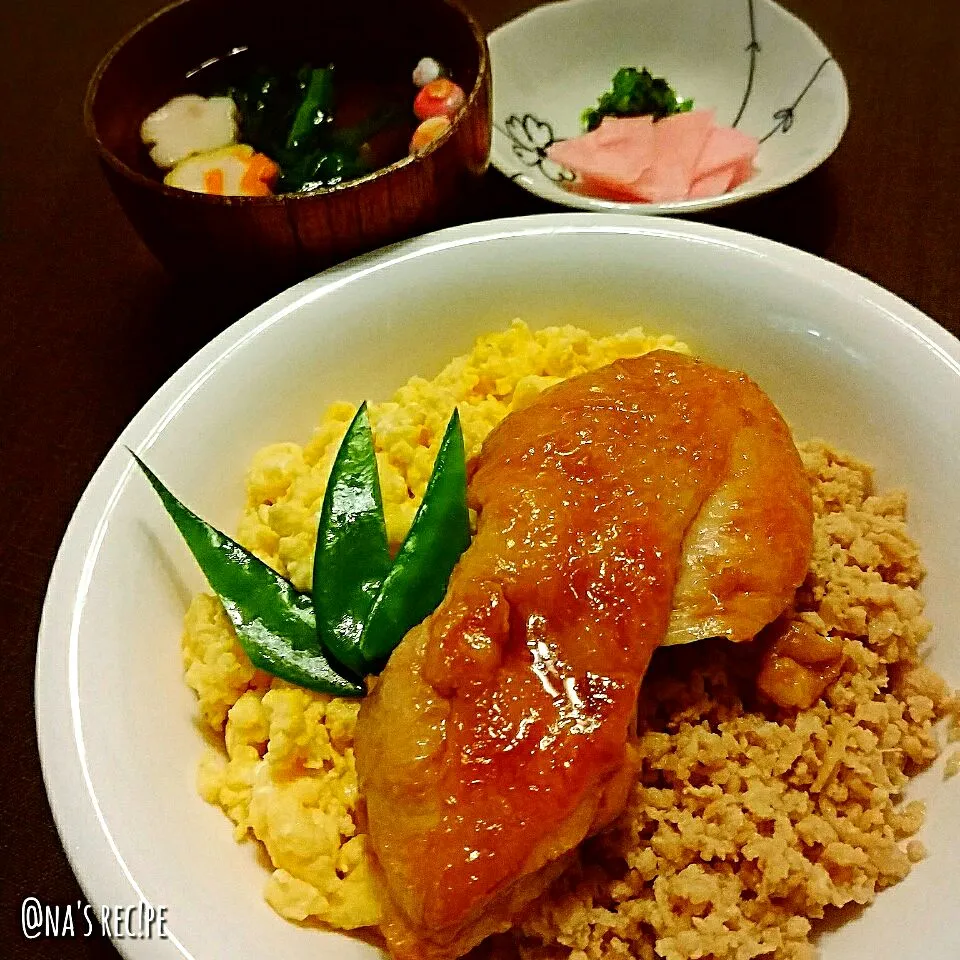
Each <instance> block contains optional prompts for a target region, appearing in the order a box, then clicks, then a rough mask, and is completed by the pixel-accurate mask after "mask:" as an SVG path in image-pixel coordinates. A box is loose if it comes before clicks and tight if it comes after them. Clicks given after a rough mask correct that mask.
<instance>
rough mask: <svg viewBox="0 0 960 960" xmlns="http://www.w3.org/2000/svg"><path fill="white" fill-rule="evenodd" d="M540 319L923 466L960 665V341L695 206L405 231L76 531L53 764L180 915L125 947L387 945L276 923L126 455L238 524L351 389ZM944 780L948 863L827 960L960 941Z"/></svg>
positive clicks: (216, 392)
mask: <svg viewBox="0 0 960 960" xmlns="http://www.w3.org/2000/svg"><path fill="white" fill-rule="evenodd" d="M478 291H482V293H481V295H479V296H478ZM517 316H520V317H524V318H526V319H527V320H528V321H529V322H530V323H531V324H532V325H534V326H540V325H544V324H547V323H553V322H558V321H573V322H576V323H580V324H584V325H587V326H589V327H590V328H591V329H593V330H595V331H614V330H619V329H624V328H626V327H627V326H628V325H631V324H635V323H637V322H638V321H639V322H643V323H644V324H645V325H646V326H647V327H648V328H649V329H650V330H653V331H657V330H663V331H671V332H674V333H676V334H678V335H679V336H682V337H683V338H684V339H686V340H687V341H689V342H690V343H691V344H692V345H693V346H694V347H695V348H696V350H697V351H698V352H700V353H702V354H703V355H705V356H707V357H709V358H711V359H713V360H715V361H717V362H719V363H721V364H728V365H731V366H735V367H739V368H743V369H745V370H746V371H748V372H749V373H750V374H751V375H752V376H754V377H755V378H756V379H757V380H758V381H759V383H760V384H761V385H762V386H763V387H764V388H765V389H767V390H768V391H769V392H770V394H771V395H772V396H773V398H774V400H775V401H776V402H777V403H778V404H779V405H780V406H781V408H782V409H783V411H784V412H785V414H786V416H787V417H788V418H789V419H790V420H791V421H792V423H793V425H794V426H795V428H796V430H797V431H798V433H799V435H801V436H811V435H818V436H823V437H826V438H829V439H830V440H831V441H832V442H834V443H836V444H838V445H840V446H843V447H847V448H849V449H850V450H852V451H854V452H855V453H857V454H859V455H860V456H862V457H864V458H868V459H869V460H871V461H872V462H874V463H875V464H876V465H877V467H878V478H879V482H880V484H882V485H884V486H886V485H890V484H902V485H904V486H905V487H906V488H907V489H908V490H909V491H910V496H911V513H910V527H911V531H912V533H913V534H914V535H915V536H916V537H917V538H918V539H919V542H920V543H921V544H922V547H923V558H924V560H925V562H926V564H927V566H928V569H929V575H928V578H927V582H926V595H927V597H928V600H929V608H928V609H929V615H930V617H931V619H932V620H933V623H934V624H935V629H934V633H933V639H932V643H931V645H930V662H931V663H932V664H933V666H934V667H936V668H938V669H939V670H941V671H943V672H944V674H945V675H946V676H947V677H948V678H951V679H952V680H953V682H954V683H956V682H957V681H958V680H960V645H958V644H956V643H955V642H954V638H955V631H956V624H957V623H958V622H960V593H958V591H957V589H956V584H957V583H958V582H960V551H958V549H957V544H958V543H960V485H958V484H957V482H956V481H957V476H958V475H960V443H958V442H957V439H958V436H960V343H958V342H957V341H956V340H954V339H953V338H952V337H951V336H950V335H949V334H947V333H946V332H945V331H944V330H943V329H941V328H940V327H938V326H937V325H936V324H935V323H934V322H933V321H932V320H929V319H928V318H927V317H925V316H923V315H922V314H921V313H919V312H918V311H917V310H915V309H913V308H912V307H910V306H908V305H907V304H905V303H904V302H903V301H901V300H898V299H897V298H896V297H894V296H893V295H891V294H889V293H886V292H885V291H883V290H881V289H880V288H878V287H876V286H874V285H873V284H871V283H869V282H868V281H866V280H863V279H861V278H859V277H857V276H854V275H853V274H851V273H848V272H846V271H844V270H842V269H841V268H839V267H837V266H834V265H832V264H829V263H826V262H824V261H822V260H818V259H816V258H814V257H811V256H809V255H807V254H804V253H800V252H798V251H795V250H791V249H789V248H787V247H782V246H779V245H777V244H775V243H772V242H770V241H767V240H762V239H757V238H754V237H749V236H745V235H741V234H738V233H733V232H731V231H726V230H721V229H718V228H715V227H708V226H704V225H699V224H694V223H684V222H680V221H670V220H653V219H642V218H636V217H613V216H596V215H589V214H579V215H578V214H564V215H553V216H545V217H531V218H518V219H513V220H501V221H492V222H488V223H480V224H474V225H470V226H466V227H460V228H456V229H453V230H448V231H444V232H441V233H437V234H432V235H430V236H427V237H423V238H421V239H418V240H414V241H411V242H409V243H405V244H401V245H399V246H396V247H393V248H389V249H387V250H385V251H382V252H380V253H377V254H373V255H370V256H367V257H364V258H361V259H359V260H356V261H353V262H352V263H348V264H346V265H344V266H343V267H340V268H337V269H335V270H333V271H331V272H328V273H325V274H323V275H321V276H319V277H316V278H314V279H312V280H308V281H306V282H304V283H302V284H300V285H299V286H296V287H294V288H292V289H291V290H289V291H287V292H286V293H283V294H281V295H280V296H279V297H277V298H276V299H274V300H272V301H270V302H269V303H267V304H265V305H264V306H262V307H260V308H259V309H257V310H255V311H254V312H253V313H251V314H250V315H249V316H247V317H245V318H244V319H242V320H240V321H239V322H238V323H236V324H235V325H234V326H232V327H231V328H230V329H228V330H227V331H226V332H224V333H223V334H221V335H220V336H219V337H218V338H217V339H216V340H214V341H213V342H212V343H210V344H209V345H208V346H206V347H205V348H204V349H203V350H201V351H200V353H199V354H197V356H195V357H194V358H193V359H192V360H191V361H189V362H188V363H187V364H186V365H185V366H184V367H183V368H182V369H181V370H180V371H179V372H178V373H176V374H175V375H174V376H173V377H172V378H171V379H170V380H169V381H168V382H167V383H166V384H165V385H164V386H163V387H162V388H161V389H160V390H159V391H158V392H157V394H156V396H154V397H153V399H152V400H150V402H149V403H148V404H147V405H146V406H145V407H144V409H143V410H142V411H141V412H140V413H139V414H138V416H137V417H136V418H135V419H134V420H133V422H132V423H131V424H130V425H129V427H128V428H127V429H126V430H125V431H124V432H123V434H122V435H121V437H120V438H119V439H118V441H117V444H116V445H115V446H114V448H113V449H112V450H111V451H110V453H109V454H108V455H107V457H106V459H105V460H104V462H103V464H102V465H101V466H100V468H99V470H98V471H97V473H96V475H95V476H94V478H93V480H92V481H91V483H90V486H89V487H88V489H87V491H86V493H85V494H84V496H83V498H82V500H81V501H80V504H79V506H78V507H77V510H76V513H75V515H74V517H73V520H72V521H71V523H70V526H69V529H68V531H67V533H66V536H65V538H64V541H63V546H62V548H61V550H60V554H59V556H58V558H57V562H56V565H55V568H54V571H53V575H52V578H51V581H50V587H49V591H48V594H47V599H46V604H45V607H44V611H43V621H42V626H41V631H40V642H39V650H38V655H37V675H36V709H37V726H38V734H39V741H40V750H41V759H42V763H43V771H44V777H45V779H46V784H47V790H48V793H49V796H50V802H51V806H52V809H53V812H54V816H55V817H56V820H57V824H58V826H59V829H60V832H61V835H62V837H63V841H64V846H65V847H66V850H67V852H68V854H69V856H70V860H71V862H72V864H73V866H74V869H75V870H76V872H77V875H78V877H79V879H80V882H81V884H82V885H83V887H84V890H85V892H86V894H87V896H88V898H89V899H90V902H91V903H92V904H94V906H95V907H97V906H98V905H100V904H129V903H131V902H136V900H137V898H138V897H140V896H143V897H145V898H146V899H147V900H148V901H150V902H151V903H153V904H155V905H164V906H166V907H167V914H168V922H169V929H170V932H171V934H172V938H171V939H167V940H157V939H154V940H122V941H120V942H119V943H118V944H117V946H118V948H119V949H120V951H121V953H122V954H123V955H124V956H126V957H128V958H137V960H147V958H157V960H160V958H162V960H172V958H175V957H178V956H181V955H182V956H192V957H195V958H196V960H215V958H222V957H244V958H250V957H253V956H261V955H262V956H266V955H270V956H282V957H284V958H285V960H308V958H309V960H316V958H317V957H325V958H337V960H346V958H361V957H374V956H376V955H377V953H376V951H375V950H374V949H373V948H372V947H370V946H368V945H366V944H363V943H361V942H359V941H356V940H352V939H349V938H346V937H342V936H339V935H337V934H333V933H322V932H319V931H317V930H315V929H308V928H300V927H297V926H294V925H292V924H290V923H287V922H285V921H283V920H281V919H280V918H279V917H277V916H276V915H275V914H274V913H273V912H272V911H271V910H270V908H269V907H268V906H267V905H266V904H265V903H264V902H263V900H262V897H261V892H262V889H263V886H264V883H265V881H266V879H267V873H266V871H265V870H264V868H263V865H262V863H260V862H259V861H258V858H257V856H256V854H255V849H254V846H253V845H252V844H246V845H237V844H236V843H234V841H233V839H232V829H231V825H230V824H229V823H228V821H227V820H226V818H225V817H224V815H223V814H222V813H221V811H220V810H219V809H215V808H213V807H211V806H208V805H207V804H206V803H204V802H203V801H202V800H201V799H200V797H199V796H198V795H197V793H196V788H195V770H196V764H197V761H198V759H199V757H200V755H201V753H202V750H203V743H202V738H201V735H200V734H199V732H198V730H197V728H196V726H195V725H194V716H195V714H196V704H195V702H194V696H193V694H192V693H191V692H190V691H189V690H188V689H187V688H186V686H185V685H184V683H183V679H182V676H181V662H180V650H179V636H180V632H181V625H182V615H183V612H184V609H185V607H186V605H187V602H188V599H189V596H190V594H191V592H193V591H195V590H198V589H201V588H202V586H203V583H202V580H201V576H200V574H199V572H198V571H197V568H196V565H195V564H194V563H193V562H192V560H191V558H190V556H189V554H188V553H187V550H186V548H185V547H184V546H183V544H182V543H181V541H180V539H179V536H178V534H177V533H176V531H175V530H174V528H173V525H172V524H171V523H170V522H169V521H168V519H167V517H166V516H165V514H164V512H163V509H162V507H161V506H160V504H159V503H158V501H157V499H156V497H155V496H154V495H153V493H152V491H151V490H150V489H149V487H148V485H147V484H146V483H145V482H144V481H143V479H142V477H140V476H139V475H137V474H136V473H135V472H134V470H133V468H132V465H131V458H130V456H129V454H128V453H127V452H126V450H125V449H124V447H125V446H129V447H131V448H133V449H136V450H138V451H140V452H141V453H143V455H144V456H145V458H146V459H147V461H148V462H149V463H150V464H151V465H152V466H153V467H154V469H155V470H156V471H157V472H158V473H159V474H160V476H161V477H162V478H164V480H165V481H166V482H168V483H169V484H170V485H171V487H172V488H173V489H174V490H175V491H176V492H177V494H178V495H179V496H181V497H182V498H184V499H185V500H186V502H187V503H189V504H190V505H191V506H192V507H193V508H194V509H196V510H197V511H198V512H199V513H200V514H201V515H202V516H204V517H206V518H208V519H209V520H210V521H212V522H213V523H215V524H218V525H221V526H223V527H226V528H228V529H230V528H232V527H233V524H234V523H235V520H236V518H237V516H238V514H239V511H240V508H241V505H242V502H243V489H242V480H243V475H244V471H245V469H246V466H247V464H248V462H249V460H250V457H251V455H252V454H253V452H254V451H255V450H256V449H257V448H258V447H260V446H262V445H263V444H265V443H267V442H270V441H276V440H281V439H287V438H289V439H297V438H301V439H305V438H308V437H309V436H310V433H311V428H312V425H313V424H314V422H315V421H316V419H317V417H318V415H319V414H320V412H321V411H322V409H323V407H324V406H325V404H327V403H328V402H329V401H331V400H333V399H334V398H343V397H345V398H349V399H353V400H359V399H360V398H361V397H367V398H369V399H370V400H377V399H381V398H385V397H387V396H388V395H389V394H391V393H392V392H393V390H394V389H395V388H396V387H397V386H398V385H400V384H401V383H403V382H404V381H405V380H406V379H407V378H408V377H410V376H411V375H413V374H425V375H428V376H429V375H432V373H433V372H434V371H436V370H437V369H438V368H439V366H440V365H441V364H442V363H443V362H444V361H445V360H446V359H448V358H450V357H452V356H454V355H456V354H458V353H461V352H463V351H465V350H467V349H468V348H469V346H470V345H471V342H472V341H473V339H474V337H476V336H477V335H478V334H479V333H481V332H484V331H489V330H491V329H494V328H500V327H503V326H505V325H506V324H507V323H509V321H510V320H511V319H512V318H514V317H517ZM941 773H942V764H941V765H940V767H938V768H937V769H935V770H933V771H931V772H930V773H928V774H927V775H925V776H924V777H922V778H920V779H919V780H918V781H916V782H915V783H914V785H913V787H912V790H911V794H912V795H915V796H919V797H924V798H926V799H927V800H928V801H929V821H928V824H927V826H926V827H925V829H924V832H923V836H924V838H925V839H926V840H927V843H928V846H929V848H930V857H929V859H928V860H926V861H924V862H923V863H921V864H920V865H918V866H917V867H916V869H915V870H914V872H913V873H912V874H911V875H910V877H909V878H908V879H907V880H906V881H905V882H904V883H902V884H900V885H898V886H897V887H895V888H894V889H892V890H890V891H888V892H886V893H883V894H882V895H881V896H880V899H879V902H878V903H877V904H876V905H875V906H873V907H871V908H869V909H868V910H866V911H865V913H864V915H863V917H862V918H860V919H858V920H856V921H854V922H852V923H850V924H848V925H846V926H844V927H842V928H841V929H840V930H838V931H837V932H836V933H831V934H829V935H828V936H827V937H826V939H825V941H824V953H823V960H836V958H843V960H852V958H857V957H860V958H862V957H868V956H869V957H870V958H871V960H903V958H905V957H916V956H918V955H919V953H922V954H923V956H924V957H925V960H956V957H957V956H958V952H957V947H958V946H960V926H958V925H957V923H956V916H957V914H958V912H960V885H958V884H957V883H956V882H955V876H954V872H955V869H956V862H957V860H956V851H957V849H958V845H960V789H958V785H957V784H956V783H953V784H944V783H943V782H942V776H941ZM251 944H257V945H260V946H259V948H258V949H259V952H255V950H254V948H252V947H251ZM921 945H922V949H921Z"/></svg>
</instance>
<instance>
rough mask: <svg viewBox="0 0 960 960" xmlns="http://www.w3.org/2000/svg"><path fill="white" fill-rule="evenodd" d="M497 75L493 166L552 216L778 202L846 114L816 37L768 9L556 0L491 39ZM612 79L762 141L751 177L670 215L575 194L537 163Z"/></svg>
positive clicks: (768, 1) (549, 164)
mask: <svg viewBox="0 0 960 960" xmlns="http://www.w3.org/2000/svg"><path fill="white" fill-rule="evenodd" d="M488 42H489V45H490V58H491V64H492V70H493V127H494V132H493V142H492V146H491V155H490V158H491V161H492V162H493V165H494V166H495V167H496V168H497V169H498V170H499V171H500V172H501V173H503V174H504V175H506V176H507V177H509V178H510V179H512V180H513V181H514V182H515V183H517V184H519V185H520V186H522V187H524V188H525V189H526V190H529V191H530V192H531V193H534V194H536V195H537V196H540V197H543V198H544V199H545V200H550V201H553V202H554V203H559V204H563V205H565V206H568V207H576V208H578V209H583V210H614V211H621V212H635V213H644V214H663V213H668V214H685V213H696V212H697V211H701V210H710V209H713V208H715V207H722V206H726V205H727V204H731V203H736V202H737V201H738V200H744V199H746V198H747V197H755V196H758V195H759V194H763V193H767V192H769V191H771V190H776V189H777V188H778V187H783V186H786V185H787V184H788V183H792V182H793V181H795V180H798V179H799V178H800V177H802V176H803V175H804V174H806V173H809V172H810V171H811V170H813V169H814V168H815V167H817V166H819V164H821V163H823V161H824V160H826V159H827V157H829V156H830V154H831V153H833V151H834V150H835V149H836V148H837V145H838V144H839V143H840V138H841V137H842V136H843V132H844V130H845V129H846V126H847V119H848V117H849V112H850V104H849V100H848V98H847V85H846V81H845V80H844V77H843V73H842V71H841V69H840V66H839V64H838V63H837V62H836V60H834V59H833V57H832V56H831V54H830V51H829V50H828V49H827V48H826V47H825V46H824V44H823V42H822V41H821V40H820V38H819V37H818V36H817V35H816V34H815V33H814V32H813V31H812V30H811V29H810V28H809V27H808V26H807V25H806V24H805V23H803V22H802V21H801V20H798V19H797V18H796V17H795V16H794V15H793V14H792V13H789V12H787V11H786V10H784V9H783V7H780V6H778V5H777V4H776V3H774V2H773V0H561V2H558V3H549V4H546V5H544V6H541V7H536V8H534V9H533V10H531V11H529V12H528V13H525V14H523V15H522V16H520V17H517V18H516V19H515V20H511V21H510V22H509V23H506V24H504V25H503V26H502V27H499V28H498V29H497V30H494V31H493V33H491V34H490V37H489V38H488ZM620 67H637V68H639V67H647V68H648V69H649V70H650V71H651V73H653V75H654V76H657V77H665V78H666V79H667V81H668V82H669V83H670V84H671V86H672V87H673V88H674V89H675V90H676V91H677V94H678V96H682V97H692V98H693V100H694V105H695V107H697V108H698V109H699V108H710V109H713V110H714V111H715V115H716V120H717V122H718V123H721V124H729V125H732V126H736V127H738V128H739V129H741V130H743V131H744V132H745V133H749V134H751V135H753V136H755V137H757V138H758V139H759V140H760V150H759V152H758V154H757V159H756V162H755V168H756V169H755V172H754V174H753V176H752V177H751V178H750V179H749V180H747V181H746V182H745V183H743V184H741V185H740V186H739V187H737V188H736V189H734V190H731V191H730V192H729V193H725V194H722V195H720V196H717V197H707V198H704V199H699V200H678V201H675V202H671V203H659V204H652V203H623V202H618V201H614V200H602V199H598V198H594V197H587V196H583V195H581V194H579V193H573V192H571V191H570V190H567V189H565V188H564V186H563V182H564V181H565V180H571V179H572V174H571V173H570V172H569V171H567V170H564V169H563V168H562V167H560V166H558V165H557V164H556V163H554V162H553V161H551V160H549V159H548V158H547V156H546V153H545V150H546V148H547V147H548V146H549V145H550V144H551V143H553V142H554V141H556V140H562V139H567V138H570V137H576V136H578V135H579V134H581V133H582V132H583V130H582V128H581V126H580V114H581V112H582V111H583V109H584V108H585V107H592V106H595V105H596V102H597V99H598V98H599V96H600V94H601V93H602V92H603V91H604V90H608V89H609V88H610V83H611V80H612V78H613V75H614V73H616V71H617V70H618V69H619V68H620Z"/></svg>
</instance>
